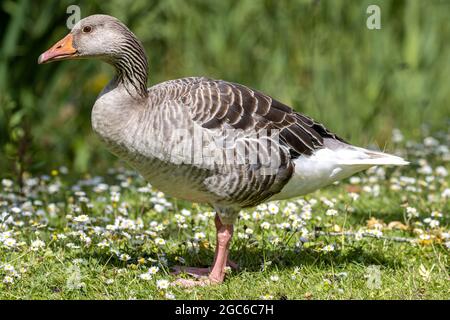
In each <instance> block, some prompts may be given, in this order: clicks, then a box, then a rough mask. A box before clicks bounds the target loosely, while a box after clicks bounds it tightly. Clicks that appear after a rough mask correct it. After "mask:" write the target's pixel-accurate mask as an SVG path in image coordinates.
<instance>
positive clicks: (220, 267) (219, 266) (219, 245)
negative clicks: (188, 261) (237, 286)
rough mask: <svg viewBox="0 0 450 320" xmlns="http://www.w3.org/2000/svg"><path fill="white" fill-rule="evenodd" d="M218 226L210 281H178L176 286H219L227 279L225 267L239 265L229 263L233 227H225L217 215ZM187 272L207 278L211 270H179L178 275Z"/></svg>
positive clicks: (216, 223)
mask: <svg viewBox="0 0 450 320" xmlns="http://www.w3.org/2000/svg"><path fill="white" fill-rule="evenodd" d="M214 222H215V225H216V232H217V235H216V250H215V255H214V261H213V265H212V271H211V273H210V274H209V276H208V279H204V280H200V281H195V280H188V279H178V280H177V281H176V282H175V284H179V285H181V286H184V287H192V286H196V285H201V286H203V285H207V284H212V283H214V284H218V283H222V282H223V280H224V278H225V267H226V266H227V264H228V265H230V266H231V267H234V266H236V267H237V265H236V264H235V263H234V262H231V261H228V254H229V249H230V241H231V237H232V236H233V225H232V224H229V225H224V224H222V222H221V221H220V218H219V215H216V218H215V220H214ZM183 271H186V273H188V274H191V275H194V276H196V277H201V276H205V275H206V274H207V271H209V269H206V268H185V269H184V270H183V269H179V270H177V271H176V273H180V272H183Z"/></svg>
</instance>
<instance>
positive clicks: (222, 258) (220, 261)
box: [209, 218, 233, 283]
mask: <svg viewBox="0 0 450 320" xmlns="http://www.w3.org/2000/svg"><path fill="white" fill-rule="evenodd" d="M216 220H219V222H220V219H218V218H217V219H216ZM216 226H217V224H216ZM232 236H233V225H232V224H221V223H220V224H219V225H218V229H217V238H216V239H217V244H216V250H217V254H216V259H215V260H214V262H213V268H212V271H211V273H210V274H209V280H210V281H211V282H213V283H222V282H223V279H224V278H225V267H226V266H227V261H228V253H229V251H230V241H231V237H232Z"/></svg>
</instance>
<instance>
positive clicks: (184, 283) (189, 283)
mask: <svg viewBox="0 0 450 320" xmlns="http://www.w3.org/2000/svg"><path fill="white" fill-rule="evenodd" d="M212 284H218V282H214V281H211V280H210V279H209V278H208V277H201V278H199V279H196V280H193V279H183V278H179V279H177V280H175V281H174V282H172V285H174V286H179V287H182V288H192V287H205V286H209V285H212Z"/></svg>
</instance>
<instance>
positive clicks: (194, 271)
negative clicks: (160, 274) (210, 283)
mask: <svg viewBox="0 0 450 320" xmlns="http://www.w3.org/2000/svg"><path fill="white" fill-rule="evenodd" d="M210 271H211V270H210V268H195V267H183V266H175V267H173V271H172V272H171V274H174V275H177V274H180V273H186V274H188V275H190V276H193V277H194V278H200V277H205V276H208V274H209V272H210ZM180 280H181V279H180Z"/></svg>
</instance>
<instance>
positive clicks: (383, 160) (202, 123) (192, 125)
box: [38, 15, 407, 285]
mask: <svg viewBox="0 0 450 320" xmlns="http://www.w3.org/2000/svg"><path fill="white" fill-rule="evenodd" d="M84 58H97V59H100V60H103V61H105V62H107V63H109V64H111V65H112V66H113V67H114V68H115V70H116V76H115V77H114V78H113V79H112V80H111V81H110V82H109V84H108V85H107V86H106V87H105V88H104V89H103V91H102V92H101V93H100V95H99V96H98V98H97V100H96V101H95V104H94V106H93V109H92V117H91V121H92V127H93V130H94V131H95V132H96V133H97V134H98V136H99V137H100V139H101V140H102V141H104V143H105V144H106V146H107V148H108V149H109V150H110V151H111V152H112V153H113V154H115V155H117V156H118V157H120V158H122V159H124V160H125V161H127V162H128V163H129V164H130V165H131V166H132V167H134V168H135V169H136V170H137V171H139V172H140V173H141V174H142V176H143V177H144V178H145V179H147V180H148V181H149V182H150V183H151V184H152V185H153V186H154V187H156V188H158V189H160V190H162V191H163V192H165V193H167V194H169V195H171V196H174V197H179V198H182V199H187V200H189V201H194V202H199V203H206V204H210V205H211V206H212V207H213V208H214V209H215V211H216V217H215V225H216V229H217V230H216V231H217V233H216V234H217V237H216V241H217V243H216V250H215V257H214V262H213V264H212V268H211V269H206V268H188V269H186V270H188V271H189V273H191V274H196V275H208V276H204V277H199V278H198V279H197V280H189V279H184V280H180V281H181V282H180V283H182V284H184V285H196V284H202V285H204V284H211V283H221V282H223V280H224V276H225V268H226V266H227V263H228V264H230V265H231V264H232V263H231V262H230V261H228V253H229V246H230V240H231V238H232V235H233V224H234V222H235V220H236V218H237V216H238V213H239V211H240V210H241V209H243V208H248V207H253V206H257V205H258V204H260V203H263V202H266V201H271V200H280V199H288V198H291V197H296V196H300V195H304V194H307V193H310V192H312V191H314V190H317V189H319V188H321V187H324V186H326V185H329V184H332V183H333V182H335V181H337V180H340V179H344V178H346V177H349V176H350V175H352V174H354V173H356V172H359V171H362V170H365V169H367V168H369V167H371V166H375V165H405V164H407V162H406V161H404V160H403V159H402V158H400V157H397V156H393V155H389V154H386V153H382V152H376V151H370V150H367V149H363V148H359V147H356V146H352V145H350V144H349V143H347V142H346V141H344V140H343V139H342V138H340V137H338V136H337V135H335V134H334V133H332V132H331V131H329V130H328V129H326V128H325V127H324V126H323V125H322V124H320V123H318V122H316V121H314V120H313V119H311V118H309V117H307V116H305V115H302V114H300V113H298V112H295V111H293V110H292V109H291V108H290V107H288V106H286V105H284V104H283V103H281V102H279V101H277V100H275V99H273V98H272V97H270V96H268V95H265V94H263V93H261V92H258V91H256V90H253V89H250V88H248V87H246V86H243V85H240V84H237V83H231V82H227V81H223V80H213V79H209V78H203V77H191V78H183V79H178V80H170V81H166V82H163V83H160V84H157V85H155V86H153V87H150V88H147V78H148V70H147V67H148V65H147V64H148V63H147V57H146V54H145V51H144V48H143V46H142V44H141V43H140V41H139V40H138V39H137V38H136V36H135V35H134V34H133V33H132V32H131V31H130V30H129V29H128V28H127V27H126V26H125V25H124V24H123V23H121V22H120V21H119V20H118V19H116V18H114V17H111V16H107V15H92V16H89V17H87V18H84V19H82V20H81V21H79V22H78V23H77V24H76V25H75V26H74V27H73V29H72V30H71V32H70V33H69V34H68V35H67V36H66V37H64V38H63V39H62V40H60V41H58V42H57V43H56V44H55V45H54V46H53V47H51V48H50V49H49V50H47V51H46V52H44V53H43V54H42V55H41V56H40V57H39V60H38V63H40V64H42V63H47V62H52V61H59V60H68V59H84ZM209 270H210V271H209Z"/></svg>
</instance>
